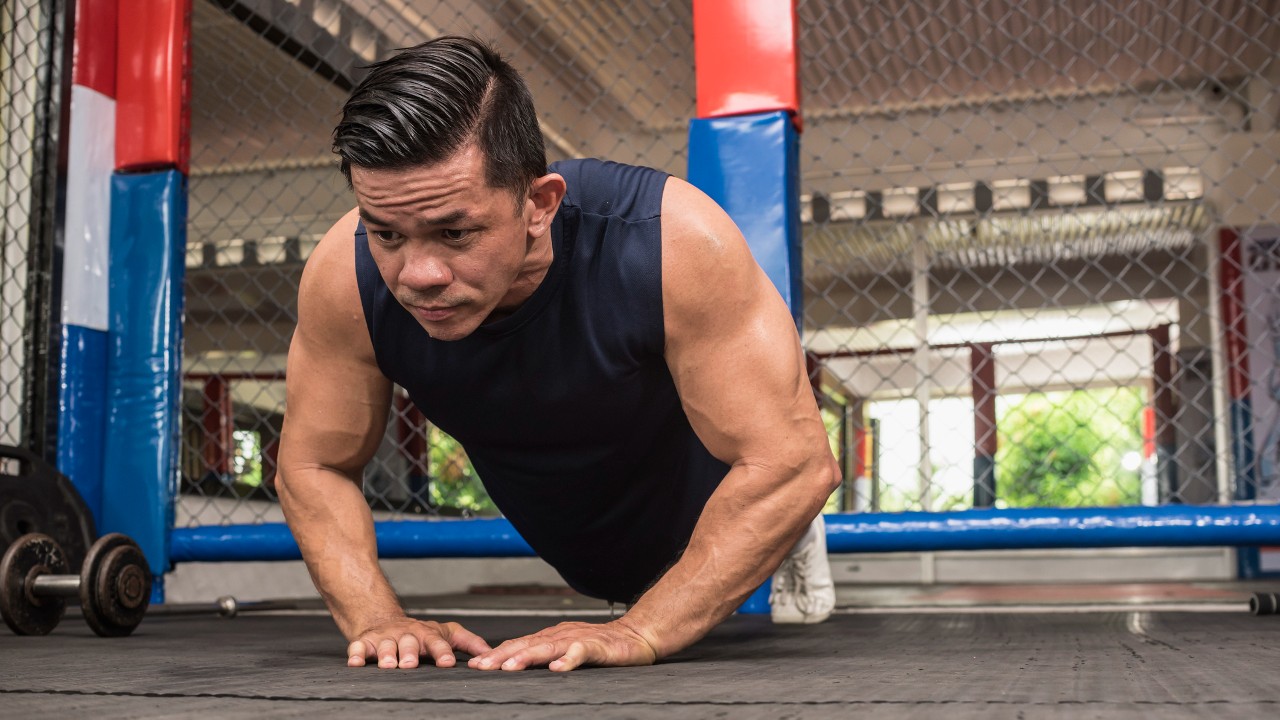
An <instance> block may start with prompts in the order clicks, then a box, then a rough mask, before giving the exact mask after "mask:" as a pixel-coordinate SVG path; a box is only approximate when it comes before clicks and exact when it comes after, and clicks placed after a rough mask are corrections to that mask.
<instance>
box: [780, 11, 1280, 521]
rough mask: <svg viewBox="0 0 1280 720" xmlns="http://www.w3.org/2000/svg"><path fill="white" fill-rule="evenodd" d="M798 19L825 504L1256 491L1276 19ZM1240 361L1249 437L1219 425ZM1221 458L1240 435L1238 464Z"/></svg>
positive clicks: (1274, 336)
mask: <svg viewBox="0 0 1280 720" xmlns="http://www.w3.org/2000/svg"><path fill="white" fill-rule="evenodd" d="M799 14H800V18H801V30H800V38H801V41H800V42H801V48H802V53H803V59H802V68H803V69H802V87H803V92H804V95H805V103H806V112H805V133H804V139H803V144H802V158H803V159H802V174H803V187H804V189H803V193H804V195H803V198H802V203H803V205H804V208H805V210H804V223H805V224H804V239H805V254H804V258H805V259H804V263H805V264H804V272H805V287H806V313H805V324H806V331H807V342H806V344H807V346H808V349H809V351H810V353H811V355H812V357H813V362H814V372H815V374H816V375H817V378H818V381H819V382H820V384H821V386H822V388H823V391H824V392H825V393H826V394H827V397H826V400H825V402H826V404H827V405H828V406H830V407H831V408H833V410H831V411H830V412H832V413H833V414H837V415H839V416H840V417H842V418H844V419H845V424H846V426H847V427H848V430H847V431H846V433H845V434H844V438H843V441H844V444H843V450H844V455H845V457H846V479H847V481H848V482H849V487H848V488H846V491H845V492H844V493H842V495H841V496H840V498H838V502H839V504H841V505H842V506H843V507H844V508H845V509H858V510H862V509H878V510H904V509H924V510H944V509H961V508H966V507H971V506H974V505H977V506H991V505H994V506H1000V507H1003V506H1009V507H1026V506H1046V507H1077V506H1099V505H1119V504H1138V503H1145V504H1159V503H1179V502H1219V501H1225V500H1228V499H1231V498H1237V499H1252V498H1258V499H1272V500H1274V499H1277V497H1278V495H1277V488H1276V485H1275V483H1276V478H1275V477H1274V476H1275V471H1274V467H1275V466H1274V460H1268V458H1274V456H1275V454H1276V451H1277V442H1278V439H1277V432H1280V431H1277V430H1276V429H1274V428H1275V427H1276V426H1277V422H1278V416H1277V412H1276V407H1277V405H1280V369H1272V368H1274V367H1275V366H1274V363H1275V362H1276V359H1277V357H1278V354H1277V352H1276V349H1277V348H1276V344H1277V343H1280V315H1278V313H1280V299H1278V297H1280V296H1278V295H1277V292H1280V291H1277V286H1278V285H1280V282H1277V275H1276V273H1275V270H1276V263H1275V262H1274V259H1275V255H1274V253H1275V250H1274V248H1275V241H1274V240H1273V239H1272V238H1275V237H1276V235H1277V232H1276V230H1275V228H1274V227H1273V224H1274V223H1277V222H1278V221H1280V172H1277V170H1276V168H1277V167H1278V166H1280V163H1278V162H1277V161H1278V160H1280V133H1278V132H1277V116H1278V114H1280V113H1278V110H1280V62H1278V61H1277V55H1276V51H1275V48H1276V47H1278V46H1280V45H1278V44H1280V3H1277V2H1274V1H1270V0H1215V1H1197V0H1103V1H1102V2H1095V1H1093V0H1087V1H1086V0H1079V1H1076V0H1071V1H1068V2H1047V1H1039V0H1034V1H1023V2H1017V1H1013V0H961V1H944V2H933V1H929V2H926V1H925V0H901V1H899V2H892V3H871V2H855V1H853V0H836V1H834V2H833V1H831V0H825V1H821V2H819V1H818V0H801V2H800V3H799ZM1232 238H1236V239H1237V240H1238V241H1239V243H1238V246H1232V245H1231V242H1230V241H1231V239H1232ZM1224 240H1226V241H1228V242H1227V243H1226V244H1225V245H1224ZM1266 248H1271V250H1270V251H1269V252H1270V253H1272V254H1270V255H1268V254H1267V253H1268V251H1267V250H1266ZM1259 257H1261V258H1263V259H1258V258H1259ZM1267 258H1269V259H1267ZM1268 263H1270V264H1269V265H1268ZM1241 290H1243V291H1244V292H1239V291H1241ZM1235 301H1239V305H1238V309H1239V310H1240V311H1241V312H1242V313H1243V314H1244V315H1245V316H1246V317H1247V319H1248V322H1247V323H1231V322H1228V321H1227V320H1226V319H1224V316H1223V313H1224V309H1225V310H1226V311H1232V308H1233V307H1236V306H1233V305H1232V304H1231V303H1232V302H1235ZM1268 317H1269V318H1270V320H1269V321H1268ZM1246 356H1247V357H1246ZM1248 361H1252V363H1253V367H1252V370H1251V373H1250V376H1249V377H1252V378H1253V379H1254V387H1253V390H1252V393H1251V394H1250V400H1251V402H1252V407H1253V410H1254V413H1255V415H1254V416H1253V417H1254V418H1256V421H1254V422H1253V423H1252V425H1250V423H1248V422H1246V423H1245V424H1244V425H1242V426H1237V427H1235V428H1233V427H1231V426H1230V425H1229V420H1230V416H1231V412H1232V409H1233V405H1234V404H1237V403H1239V402H1240V401H1241V394H1240V393H1239V392H1235V391H1231V390H1230V388H1231V385H1230V384H1229V382H1228V380H1230V379H1231V377H1232V375H1233V373H1238V372H1239V371H1240V370H1242V369H1243V366H1244V363H1246V362H1248ZM1229 441H1234V442H1236V443H1244V444H1247V443H1250V442H1251V443H1253V445H1252V450H1250V448H1248V447H1245V451H1246V452H1245V453H1244V454H1242V453H1241V452H1236V453H1235V455H1236V456H1237V457H1236V458H1235V459H1236V461H1237V466H1236V467H1232V466H1231V465H1229V462H1230V461H1231V459H1232V453H1231V452H1229V448H1228V447H1227V444H1228V442H1229ZM1242 447H1244V445H1242ZM1248 452H1254V453H1255V454H1254V455H1253V456H1252V457H1246V455H1247V453H1248ZM1267 463H1271V464H1267Z"/></svg>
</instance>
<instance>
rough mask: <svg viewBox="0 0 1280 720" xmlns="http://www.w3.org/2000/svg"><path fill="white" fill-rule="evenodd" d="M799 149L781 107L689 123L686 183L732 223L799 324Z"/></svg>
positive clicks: (787, 115)
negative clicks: (715, 204)
mask: <svg viewBox="0 0 1280 720" xmlns="http://www.w3.org/2000/svg"><path fill="white" fill-rule="evenodd" d="M799 152H800V142H799V133H798V132H797V131H796V128H795V126H794V125H793V124H792V123H791V116H790V115H789V114H788V113H786V112H773V113H764V114H760V115H746V116H740V117H728V118H716V119H709V120H693V121H691V122H690V123H689V182H690V183H692V184H693V185H695V186H697V187H698V188H699V189H701V190H702V191H703V192H705V193H706V194H707V195H709V196H711V199H713V200H715V201H716V202H717V203H719V204H720V207H722V208H724V209H725V211H726V212H728V213H729V217H731V218H733V221H734V222H735V223H737V225H738V229H739V230H741V231H742V234H743V235H744V236H746V238H747V244H748V245H750V246H751V252H752V254H753V255H754V256H755V259H756V262H757V263H759V264H760V267H761V268H763V269H764V271H765V274H767V275H768V276H769V279H770V280H772V281H773V284H774V286H775V287H776V288H777V289H778V292H779V293H781V294H782V299H783V300H785V301H786V302H787V307H789V308H791V315H792V317H793V318H795V321H796V326H797V327H799V325H800V320H801V318H802V316H803V312H804V302H803V298H804V295H803V293H802V289H801V276H800V244H801V243H800V194H799V193H800V190H799V187H800V159H799Z"/></svg>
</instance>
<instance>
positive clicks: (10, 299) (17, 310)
mask: <svg viewBox="0 0 1280 720" xmlns="http://www.w3.org/2000/svg"><path fill="white" fill-rule="evenodd" d="M63 22H65V15H64V9H63V8H62V6H61V4H60V3H56V2H39V1H37V0H6V2H4V3H0V167H3V173H4V174H3V177H2V178H0V444H6V445H17V446H25V447H28V448H31V449H33V450H36V451H37V452H41V453H43V452H45V451H46V450H48V445H49V443H48V442H47V437H46V432H47V423H49V422H50V421H51V419H52V415H51V414H50V410H51V402H52V401H51V398H56V395H55V394H54V393H53V386H52V384H51V379H52V375H51V373H50V372H49V368H50V367H51V366H50V357H49V353H50V352H51V348H52V347H53V342H52V341H51V340H50V332H49V329H50V327H51V322H52V319H53V318H52V315H51V313H52V310H53V308H52V304H51V298H52V297H53V295H52V293H53V287H52V285H53V280H54V258H53V251H54V243H53V211H54V188H55V187H56V185H55V183H54V173H53V172H52V169H53V167H54V163H55V161H56V159H57V143H56V139H57V137H58V107H59V102H60V90H61V88H62V83H61V79H60V78H61V68H62V67H63V63H62V61H61V58H60V52H61V47H62V40H63V37H64V34H63V28H62V23H63Z"/></svg>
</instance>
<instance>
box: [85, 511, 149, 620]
mask: <svg viewBox="0 0 1280 720" xmlns="http://www.w3.org/2000/svg"><path fill="white" fill-rule="evenodd" d="M150 604H151V569H150V568H149V567H148V566H147V559H146V557H144V556H143V554H142V549H141V548H139V547H138V546H137V545H136V544H135V543H134V542H133V541H132V540H130V539H129V538H128V537H126V536H124V535H121V534H119V533H113V534H111V535H105V536H103V537H102V538H101V539H99V540H98V542H96V543H94V544H93V547H91V548H89V554H88V555H87V556H86V557H85V560H84V567H83V568H81V570H80V610H81V611H82V612H83V613H84V620H85V622H86V623H88V624H89V627H90V628H92V629H93V631H94V632H95V633H97V634H98V635H100V636H102V637H123V636H125V635H128V634H130V633H132V632H133V630H134V628H136V627H138V623H140V622H142V618H143V616H145V615H146V614H147V608H148V607H149V606H150Z"/></svg>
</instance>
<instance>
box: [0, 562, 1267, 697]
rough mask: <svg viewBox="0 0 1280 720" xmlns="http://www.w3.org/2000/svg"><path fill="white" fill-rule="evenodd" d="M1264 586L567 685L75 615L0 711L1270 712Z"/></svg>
mask: <svg viewBox="0 0 1280 720" xmlns="http://www.w3.org/2000/svg"><path fill="white" fill-rule="evenodd" d="M1260 587H1261V586H1257V587H1246V586H1243V585H1200V584H1186V583H1184V584H1153V585H1119V586H1116V585H1111V586H1098V585H1094V586H1020V587H1019V586H1003V587H1001V586H994V587H993V586H987V587H935V588H927V589H921V588H865V589H861V590H857V591H844V592H842V594H841V605H842V608H841V610H840V611H838V613H837V615H835V616H833V617H832V618H831V620H829V621H828V622H826V623H824V624H821V625H814V626H774V625H772V624H771V623H770V622H769V620H768V618H766V617H760V616H736V617H733V618H731V619H730V620H729V621H727V622H726V623H724V624H723V625H721V626H720V627H719V628H717V629H716V630H715V631H713V632H712V633H711V635H709V636H708V637H707V638H705V639H704V640H703V641H702V642H700V643H698V644H697V645H695V646H694V647H692V648H689V649H688V650H686V651H684V652H682V653H679V654H678V655H676V656H674V657H671V658H669V659H667V660H666V661H664V662H662V663H660V664H658V665H655V666H652V667H643V668H597V669H583V670H578V671H575V672H572V673H568V674H553V673H550V672H548V671H546V670H532V671H526V672H523V673H501V672H498V673H481V672H477V671H472V670H468V669H466V668H454V669H449V670H441V669H437V668H434V667H425V668H419V669H417V670H378V669H377V668H372V667H369V668H359V669H351V668H347V667H346V666H345V659H344V657H343V650H344V647H345V643H344V641H343V639H342V637H341V636H340V635H339V634H338V632H337V631H336V629H335V628H334V626H333V623H332V622H331V621H330V620H329V618H328V617H327V616H326V615H324V614H323V612H321V611H319V610H316V609H307V607H306V605H305V604H303V605H301V606H297V607H295V608H294V609H291V610H277V611H264V612H253V613H250V612H246V613H242V614H241V615H240V616H238V617H236V618H234V619H226V618H220V617H218V616H216V615H214V614H213V613H212V612H211V611H209V609H208V608H205V609H204V611H203V612H202V613H201V614H183V613H175V612H173V611H172V609H156V610H155V611H154V612H153V613H152V614H151V615H149V616H148V617H147V619H146V620H145V621H144V622H143V623H142V625H141V626H140V627H139V628H138V629H137V630H136V631H135V633H134V634H133V635H132V636H131V637H127V638H119V639H103V638H99V637H97V636H95V635H93V634H92V633H91V632H90V631H89V629H88V627H86V626H85V625H84V623H83V622H81V618H79V617H78V616H77V612H76V610H75V609H74V608H71V609H69V610H68V613H67V617H66V618H65V619H64V620H63V622H62V623H61V624H60V625H59V626H58V628H57V629H56V630H54V632H53V634H51V635H49V636H46V637H16V636H10V635H2V636H0V666H2V667H3V673H0V695H3V696H4V697H3V699H0V703H3V710H2V711H0V716H5V717H37V716H59V715H61V716H75V717H93V718H159V717H218V718H262V717H317V716H319V717H329V716H335V717H337V716H343V717H353V716H362V717H382V716H390V717H409V716H413V717H435V716H444V715H446V714H448V715H455V714H456V715H457V716H459V717H460V716H462V715H463V714H465V716H466V717H468V718H475V717H495V718H498V717H501V718H552V717H555V718H564V717H583V716H586V715H587V714H590V715H591V716H592V717H593V718H598V719H603V718H659V717H660V718H664V720H670V719H671V718H704V717H711V718H715V717H723V718H735V719H737V718H796V717H805V718H809V717H812V718H836V717H840V718H847V717H850V716H851V714H852V713H856V714H857V717H859V718H861V719H866V720H878V719H880V718H895V719H897V718H937V717H940V716H943V715H946V716H947V717H948V718H949V720H963V719H967V718H1011V719H1012V718H1086V717H1087V718H1102V719H1104V720H1112V719H1117V720H1118V719H1126V720H1127V719H1129V718H1134V719H1136V718H1151V717H1159V718H1161V720H1176V719H1180V718H1215V719H1216V720H1222V719H1227V718H1274V717H1276V716H1277V714H1280V674H1278V673H1277V668H1280V615H1277V616H1253V615H1251V614H1250V613H1249V611H1248V601H1247V598H1248V597H1249V592H1250V591H1251V590H1252V589H1260ZM1266 589H1270V590H1276V589H1278V588H1276V587H1274V586H1271V587H1269V588H1266ZM410 605H411V606H413V607H414V610H413V612H414V614H422V615H430V616H431V617H432V618H434V619H442V620H443V619H452V620H457V621H459V622H462V623H463V624H465V625H466V626H467V627H469V628H471V629H472V630H474V631H476V632H478V633H480V634H481V635H482V636H484V637H485V638H486V639H488V640H489V641H490V642H497V641H500V640H502V639H505V638H509V637H515V636H519V635H523V634H527V633H529V632H533V631H535V630H537V629H539V628H541V627H545V626H547V625H550V624H554V623H556V622H559V621H560V620H562V619H572V618H577V619H584V620H588V621H601V620H603V619H604V618H606V617H607V615H608V610H607V609H606V608H601V607H599V606H598V605H592V603H591V602H590V601H585V600H584V599H582V598H575V597H568V596H561V595H558V594H556V593H544V594H541V595H536V596H518V595H491V596H474V595H473V596H469V597H468V596H441V597H436V598H417V599H413V600H412V601H411V602H410ZM188 610H190V609H188Z"/></svg>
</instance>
